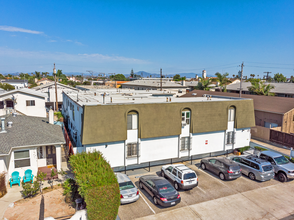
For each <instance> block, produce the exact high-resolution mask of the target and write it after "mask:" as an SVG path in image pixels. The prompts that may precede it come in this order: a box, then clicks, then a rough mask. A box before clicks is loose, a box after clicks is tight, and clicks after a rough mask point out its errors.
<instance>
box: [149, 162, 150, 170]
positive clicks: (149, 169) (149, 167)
mask: <svg viewBox="0 0 294 220" xmlns="http://www.w3.org/2000/svg"><path fill="white" fill-rule="evenodd" d="M149 172H150V162H149Z"/></svg>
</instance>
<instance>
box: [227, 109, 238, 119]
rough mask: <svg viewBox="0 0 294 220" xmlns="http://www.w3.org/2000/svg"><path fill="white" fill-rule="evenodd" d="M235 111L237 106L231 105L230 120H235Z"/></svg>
mask: <svg viewBox="0 0 294 220" xmlns="http://www.w3.org/2000/svg"><path fill="white" fill-rule="evenodd" d="M235 113H236V109H235V107H230V108H229V114H228V121H234V120H235Z"/></svg>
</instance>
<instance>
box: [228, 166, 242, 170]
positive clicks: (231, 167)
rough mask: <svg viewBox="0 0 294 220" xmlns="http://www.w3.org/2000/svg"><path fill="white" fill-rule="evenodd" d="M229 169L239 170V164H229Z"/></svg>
mask: <svg viewBox="0 0 294 220" xmlns="http://www.w3.org/2000/svg"><path fill="white" fill-rule="evenodd" d="M229 169H230V170H240V167H239V166H230V168H229Z"/></svg>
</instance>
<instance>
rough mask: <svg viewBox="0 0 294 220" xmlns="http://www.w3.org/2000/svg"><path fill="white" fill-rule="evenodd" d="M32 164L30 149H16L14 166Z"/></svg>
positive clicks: (19, 166)
mask: <svg viewBox="0 0 294 220" xmlns="http://www.w3.org/2000/svg"><path fill="white" fill-rule="evenodd" d="M29 166H31V160H30V151H29V150H20V151H14V168H21V167H29Z"/></svg>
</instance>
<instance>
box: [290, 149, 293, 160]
mask: <svg viewBox="0 0 294 220" xmlns="http://www.w3.org/2000/svg"><path fill="white" fill-rule="evenodd" d="M292 151H293V148H292V147H291V150H290V160H291V159H292Z"/></svg>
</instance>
